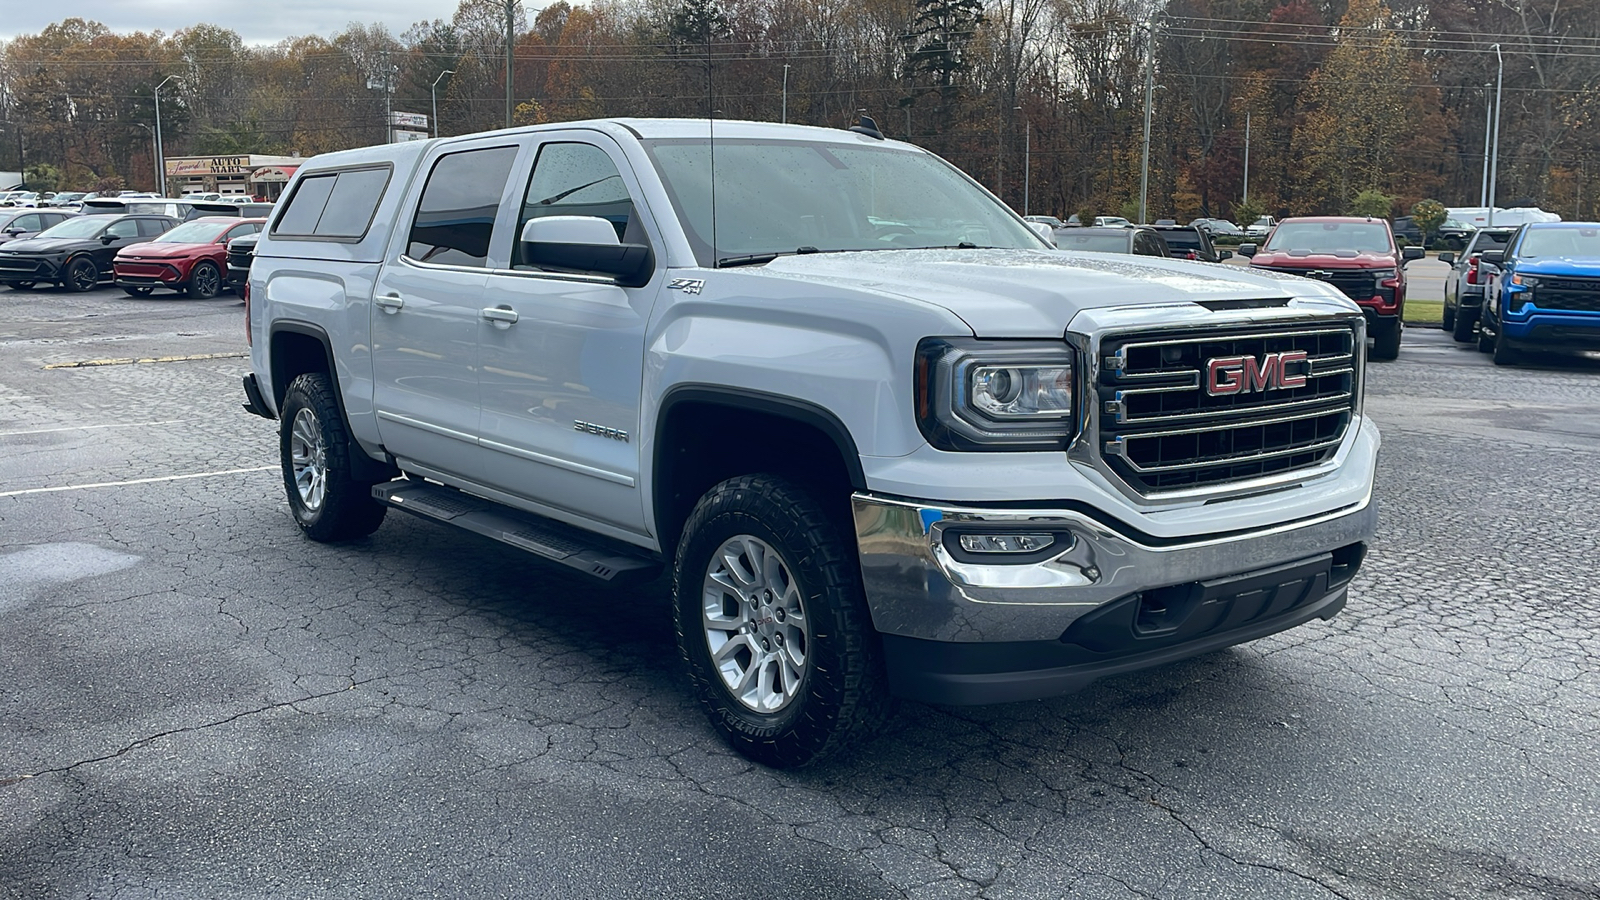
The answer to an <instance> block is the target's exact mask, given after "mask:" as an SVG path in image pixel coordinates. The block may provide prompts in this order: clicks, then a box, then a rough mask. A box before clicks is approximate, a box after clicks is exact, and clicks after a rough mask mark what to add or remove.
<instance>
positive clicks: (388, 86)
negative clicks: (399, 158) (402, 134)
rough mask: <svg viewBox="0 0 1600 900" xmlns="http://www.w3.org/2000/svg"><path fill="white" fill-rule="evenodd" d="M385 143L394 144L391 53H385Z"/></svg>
mask: <svg viewBox="0 0 1600 900" xmlns="http://www.w3.org/2000/svg"><path fill="white" fill-rule="evenodd" d="M383 142H384V143H385V144H392V143H394V67H393V66H391V65H389V51H387V50H385V51H383Z"/></svg>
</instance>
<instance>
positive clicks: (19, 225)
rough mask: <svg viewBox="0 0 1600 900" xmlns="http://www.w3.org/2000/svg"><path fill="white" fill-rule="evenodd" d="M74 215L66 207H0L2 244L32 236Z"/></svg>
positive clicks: (0, 236)
mask: <svg viewBox="0 0 1600 900" xmlns="http://www.w3.org/2000/svg"><path fill="white" fill-rule="evenodd" d="M72 216H73V213H71V212H68V211H67V210H64V209H21V208H18V209H0V244H4V243H6V242H7V241H20V240H23V239H25V238H31V237H33V236H34V235H36V234H38V233H39V232H41V231H43V230H45V229H46V228H49V227H50V226H52V225H59V224H61V223H62V222H65V221H66V220H68V219H70V218H72Z"/></svg>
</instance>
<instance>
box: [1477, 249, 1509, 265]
mask: <svg viewBox="0 0 1600 900" xmlns="http://www.w3.org/2000/svg"><path fill="white" fill-rule="evenodd" d="M1505 258H1506V252H1505V251H1504V250H1485V251H1483V252H1482V253H1480V254H1478V260H1479V261H1480V262H1486V263H1489V264H1491V265H1496V266H1498V265H1500V263H1501V261H1503V260H1504V259H1505Z"/></svg>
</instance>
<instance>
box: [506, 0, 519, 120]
mask: <svg viewBox="0 0 1600 900" xmlns="http://www.w3.org/2000/svg"><path fill="white" fill-rule="evenodd" d="M516 20H517V0H506V127H507V128H510V127H511V51H512V48H513V47H514V46H515V45H516V37H515V35H516V28H517V26H516Z"/></svg>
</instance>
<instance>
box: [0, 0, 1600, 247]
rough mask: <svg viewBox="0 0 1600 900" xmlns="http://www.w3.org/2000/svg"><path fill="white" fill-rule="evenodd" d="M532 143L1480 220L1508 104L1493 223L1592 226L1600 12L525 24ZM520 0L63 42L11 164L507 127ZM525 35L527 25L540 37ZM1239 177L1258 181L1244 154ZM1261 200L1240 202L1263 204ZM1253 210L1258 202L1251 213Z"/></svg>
mask: <svg viewBox="0 0 1600 900" xmlns="http://www.w3.org/2000/svg"><path fill="white" fill-rule="evenodd" d="M511 2H512V4H513V6H512V8H511V10H510V12H511V22H510V29H511V34H512V44H513V50H512V67H511V92H510V93H511V97H512V108H511V116H512V119H513V121H514V122H515V123H517V124H529V123H542V122H556V121H564V120H572V119H581V118H590V117H601V116H695V117H698V116H707V115H715V116H717V117H720V118H731V119H757V120H764V121H779V120H780V119H785V120H787V121H789V122H793V123H802V124H812V125H826V126H834V127H839V126H844V125H848V124H851V123H852V122H853V121H854V120H855V118H856V117H857V116H858V115H860V114H861V113H862V112H865V113H866V114H868V115H871V116H872V117H873V118H874V119H875V120H876V121H877V123H878V124H879V126H880V127H881V128H882V129H883V131H884V132H885V133H887V134H888V135H889V136H890V137H895V138H901V139H905V140H909V141H912V142H915V143H917V144H920V145H923V146H926V147H928V148H929V149H931V150H933V151H935V152H937V153H939V154H940V155H942V156H944V157H945V158H947V159H949V160H951V161H952V162H953V163H955V164H956V165H958V166H960V167H962V168H963V169H965V170H966V171H967V172H969V173H970V174H972V175H973V176H974V177H975V178H977V179H978V180H979V181H981V182H983V183H984V184H985V185H986V186H988V187H989V188H990V189H991V190H993V191H995V192H996V193H997V194H998V195H999V196H1000V197H1001V198H1002V199H1004V200H1006V201H1007V202H1008V203H1010V204H1012V205H1013V206H1014V207H1016V208H1017V209H1018V210H1019V211H1020V210H1022V209H1023V208H1024V206H1025V205H1026V207H1027V211H1028V212H1032V213H1044V214H1056V215H1060V216H1063V217H1065V216H1066V215H1068V214H1070V213H1074V212H1077V213H1086V214H1102V215H1104V214H1132V213H1135V212H1136V211H1137V208H1138V201H1139V195H1140V189H1141V181H1142V176H1143V174H1144V171H1145V169H1144V164H1143V159H1144V146H1143V141H1144V133H1145V124H1144V123H1145V117H1146V109H1145V104H1146V96H1147V94H1146V77H1147V75H1148V76H1149V80H1150V88H1151V89H1150V91H1149V97H1150V100H1149V103H1150V105H1151V109H1150V122H1151V127H1150V149H1149V167H1148V198H1149V199H1148V209H1149V217H1150V218H1151V219H1155V218H1161V217H1171V218H1177V219H1179V220H1180V221H1183V220H1187V219H1189V218H1192V217H1195V216H1201V215H1209V216H1222V217H1236V218H1240V219H1244V218H1252V217H1253V215H1254V214H1256V213H1258V212H1265V213H1276V214H1314V213H1344V212H1350V211H1351V210H1352V209H1354V208H1355V205H1356V201H1357V198H1358V197H1363V196H1365V198H1366V199H1365V201H1364V202H1365V205H1366V206H1370V205H1371V200H1372V198H1373V197H1374V196H1376V197H1380V198H1388V199H1389V200H1390V202H1391V209H1392V210H1393V211H1394V212H1395V213H1396V214H1398V213H1400V212H1404V211H1409V210H1410V208H1411V207H1412V205H1414V204H1415V203H1416V202H1417V201H1419V200H1422V199H1424V198H1430V197H1436V198H1440V199H1442V200H1444V201H1445V202H1446V204H1447V205H1451V206H1471V205H1477V203H1478V202H1479V197H1480V193H1481V192H1482V190H1483V185H1484V172H1485V165H1484V150H1485V146H1486V144H1487V143H1488V141H1486V138H1487V136H1488V135H1490V133H1491V131H1493V129H1494V122H1493V118H1494V99H1495V96H1496V88H1495V85H1496V82H1497V80H1498V82H1499V90H1498V94H1499V96H1500V98H1501V102H1500V104H1499V119H1500V121H1499V131H1498V133H1499V151H1498V177H1497V179H1496V180H1495V185H1496V196H1497V200H1498V202H1499V205H1502V206H1508V205H1538V206H1541V207H1544V208H1546V209H1550V210H1553V211H1556V212H1559V213H1561V214H1562V215H1563V216H1565V217H1567V218H1573V217H1594V216H1595V215H1596V213H1595V210H1594V206H1595V203H1596V202H1597V201H1600V197H1597V196H1596V194H1597V191H1596V187H1597V184H1600V152H1597V151H1600V130H1597V129H1596V128H1594V127H1593V124H1594V123H1593V121H1592V120H1593V117H1594V115H1595V112H1594V111H1595V110H1597V109H1600V102H1597V101H1600V0H1565V2H1561V0H1392V3H1390V4H1388V5H1386V4H1385V3H1384V2H1382V0H1343V2H1340V0H1331V2H1323V3H1318V2H1311V0H1291V2H1277V0H1170V2H1166V3H1160V2H1152V0H594V2H591V3H588V4H585V5H577V6H574V5H570V4H569V3H568V2H566V0H557V2H556V3H554V4H552V5H549V6H546V7H544V8H543V9H540V10H538V11H531V10H527V11H525V10H524V9H523V8H522V7H521V5H520V4H518V3H517V2H516V0H511ZM507 12H508V11H507V0H462V2H461V3H460V5H459V6H458V7H457V8H456V10H455V13H454V15H453V16H452V17H451V18H450V19H448V20H445V19H436V20H433V21H427V22H418V23H416V24H415V25H413V26H411V27H410V28H409V29H407V30H406V31H405V32H404V33H402V34H399V35H395V34H393V33H391V32H390V31H389V30H388V29H386V28H384V27H383V26H381V25H367V24H351V25H349V26H348V27H347V28H345V29H344V30H343V31H341V32H340V33H338V34H335V35H331V36H301V37H288V38H285V39H284V40H282V41H280V42H279V43H277V44H275V45H272V46H247V45H245V44H244V42H243V41H242V40H241V39H240V37H239V35H238V34H236V33H234V32H232V31H229V30H227V29H223V28H218V27H216V26H213V25H207V24H199V25H195V26H194V27H192V28H186V29H183V30H180V31H178V32H176V33H175V34H171V35H166V34H162V33H159V32H155V33H145V32H136V33H133V34H117V33H113V32H112V31H110V30H109V29H107V28H106V27H105V26H103V25H100V24H99V23H96V22H91V21H86V20H83V19H66V20H64V21H62V22H59V23H57V24H54V25H51V26H50V27H48V28H46V29H44V30H43V31H41V32H40V33H39V34H35V35H24V36H21V37H18V38H16V39H14V40H11V41H9V42H7V43H5V44H4V45H0V113H3V119H4V121H3V124H0V127H3V128H4V132H3V133H0V169H12V168H14V167H15V164H16V163H18V162H20V161H22V159H23V158H25V160H26V162H27V165H28V167H29V169H30V171H32V172H35V173H36V176H35V177H36V179H38V180H41V181H51V182H55V183H57V184H58V185H59V186H60V187H62V188H63V189H65V188H68V187H76V188H89V187H109V186H115V185H125V186H128V187H137V188H145V187H149V186H150V182H152V181H153V180H154V175H153V168H154V166H153V154H154V151H153V145H152V137H153V128H154V125H155V100H154V97H153V95H152V92H153V90H154V88H155V87H156V86H157V84H159V83H160V82H161V81H162V80H163V79H164V78H166V77H167V76H169V75H177V76H178V78H177V79H175V80H173V81H172V82H170V83H169V84H168V86H167V87H166V88H165V89H164V90H163V91H162V93H161V126H162V131H163V137H164V141H163V143H164V146H165V148H166V153H167V155H168V156H169V157H170V156H179V155H223V154H229V155H231V154H243V153H264V154H285V155H292V154H300V155H305V156H309V155H312V154H316V153H321V152H325V151H329V150H337V149H343V148H347V147H353V146H361V145H366V144H372V143H376V142H379V141H382V140H385V139H386V121H385V111H386V110H391V109H392V110H395V111H407V112H416V113H424V114H430V115H431V114H432V111H433V103H434V101H435V98H436V99H437V104H438V121H437V123H436V125H437V127H438V128H439V131H440V133H441V134H446V135H449V134H461V133H468V132H473V131H481V130H488V129H492V128H498V127H502V126H503V125H504V124H505V119H506V99H505V98H506V74H505V71H506V67H505V54H506V31H507ZM530 15H531V19H530V18H529V16H530ZM1247 156H1248V172H1247V167H1246V158H1247ZM1247 179H1248V181H1247ZM1247 188H1248V202H1245V201H1246V196H1245V194H1246V189H1247Z"/></svg>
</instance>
